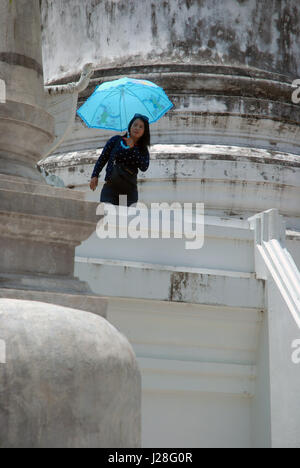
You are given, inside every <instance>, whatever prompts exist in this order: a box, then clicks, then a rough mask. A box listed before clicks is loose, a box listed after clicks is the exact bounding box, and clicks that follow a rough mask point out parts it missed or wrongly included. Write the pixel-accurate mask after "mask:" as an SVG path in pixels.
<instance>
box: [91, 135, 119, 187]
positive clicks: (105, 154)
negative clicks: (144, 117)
mask: <svg viewBox="0 0 300 468" xmlns="http://www.w3.org/2000/svg"><path fill="white" fill-rule="evenodd" d="M117 138H118V136H114V137H112V138H110V139H109V140H108V142H107V143H106V145H105V146H104V148H103V150H102V153H101V155H100V157H99V159H98V161H97V162H96V164H95V167H94V170H93V173H92V177H91V182H90V189H91V190H93V191H94V190H96V188H97V186H98V177H99V174H100V172H101V171H102V169H103V167H104V166H105V164H106V163H107V161H108V160H109V156H110V153H111V151H112V149H113V148H114V146H115V144H116V140H117Z"/></svg>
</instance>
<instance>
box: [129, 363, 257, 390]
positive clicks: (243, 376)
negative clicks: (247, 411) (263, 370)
mask: <svg viewBox="0 0 300 468" xmlns="http://www.w3.org/2000/svg"><path fill="white" fill-rule="evenodd" d="M138 363H139V365H140V368H141V372H142V377H143V378H142V382H143V390H144V391H146V392H147V391H155V392H162V391H167V392H174V391H175V392H178V391H179V392H187V393H194V392H209V393H210V394H211V393H223V394H229V395H236V396H238V395H241V396H243V397H246V398H251V397H253V396H254V393H255V379H256V367H255V366H253V365H250V366H245V365H238V364H224V363H217V362H208V363H206V362H197V363H196V362H187V361H178V360H167V359H151V358H141V357H138Z"/></svg>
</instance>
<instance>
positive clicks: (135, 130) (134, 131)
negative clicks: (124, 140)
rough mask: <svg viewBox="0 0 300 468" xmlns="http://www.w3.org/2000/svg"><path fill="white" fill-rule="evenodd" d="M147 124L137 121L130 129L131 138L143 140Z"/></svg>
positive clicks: (140, 120)
mask: <svg viewBox="0 0 300 468" xmlns="http://www.w3.org/2000/svg"><path fill="white" fill-rule="evenodd" d="M144 131H145V124H144V122H143V121H142V119H136V120H135V121H134V122H133V124H132V125H131V128H130V136H131V137H133V138H141V137H142V136H143V135H144Z"/></svg>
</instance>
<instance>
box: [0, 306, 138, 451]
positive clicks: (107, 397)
mask: <svg viewBox="0 0 300 468" xmlns="http://www.w3.org/2000/svg"><path fill="white" fill-rule="evenodd" d="M0 338H1V339H2V340H4V341H5V344H6V363H5V364H0V447H1V448H24V447H28V448H57V447H63V448H77V447H80V448H93V447H95V448H103V447H110V448H111V447H127V448H129V447H130V448H133V447H138V446H139V445H140V431H139V429H140V385H141V382H140V374H139V370H138V367H137V364H136V360H135V356H134V353H133V350H132V348H131V346H130V345H129V343H128V341H127V339H126V338H125V337H124V336H123V335H121V334H120V333H119V332H118V331H117V330H116V329H115V328H114V327H113V326H112V325H110V324H109V323H108V322H107V321H106V320H104V319H103V318H101V317H97V316H96V315H94V314H89V313H86V312H81V311H78V310H74V309H68V308H63V307H58V306H54V305H49V304H43V303H39V302H35V303H34V302H29V301H17V300H9V299H0Z"/></svg>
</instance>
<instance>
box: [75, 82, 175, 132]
mask: <svg viewBox="0 0 300 468" xmlns="http://www.w3.org/2000/svg"><path fill="white" fill-rule="evenodd" d="M171 107H173V104H172V102H171V101H170V100H169V98H168V96H167V95H166V93H165V92H164V90H163V89H162V88H160V87H159V86H157V85H156V84H154V83H152V82H151V81H147V80H136V79H133V78H126V77H125V78H121V79H119V80H114V81H107V82H106V83H102V84H101V85H100V86H97V88H96V89H95V91H94V92H93V94H92V95H91V96H90V97H89V98H88V99H87V100H86V102H85V103H84V104H83V105H82V106H81V107H80V108H79V109H78V111H77V114H78V115H79V117H80V118H81V119H82V120H83V121H84V122H85V123H86V125H87V126H88V127H90V128H103V129H107V130H116V131H117V132H122V131H124V130H127V128H128V124H129V122H130V120H131V119H132V117H133V116H134V114H143V115H146V116H147V117H148V118H149V123H154V122H156V121H157V120H159V119H160V118H161V117H162V116H163V115H164V114H165V113H166V112H167V111H168V110H169V109H171Z"/></svg>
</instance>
